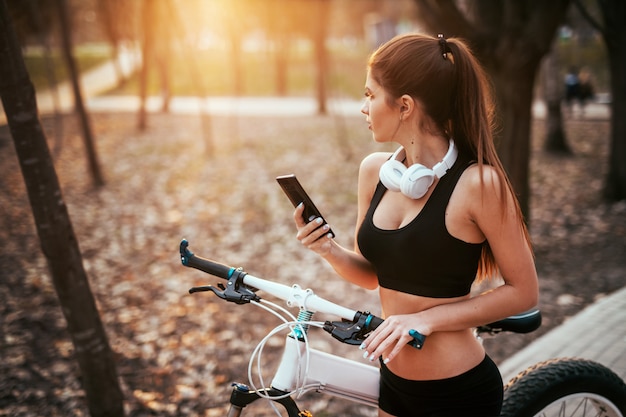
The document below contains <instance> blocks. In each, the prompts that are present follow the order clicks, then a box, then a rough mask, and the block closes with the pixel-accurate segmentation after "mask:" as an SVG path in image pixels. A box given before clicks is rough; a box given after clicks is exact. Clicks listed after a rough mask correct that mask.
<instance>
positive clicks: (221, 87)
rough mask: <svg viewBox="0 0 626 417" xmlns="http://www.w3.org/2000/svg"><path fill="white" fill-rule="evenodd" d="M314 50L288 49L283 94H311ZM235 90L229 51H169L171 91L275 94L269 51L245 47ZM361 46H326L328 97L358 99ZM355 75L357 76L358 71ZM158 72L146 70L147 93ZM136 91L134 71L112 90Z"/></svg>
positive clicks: (157, 82)
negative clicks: (126, 79)
mask: <svg viewBox="0 0 626 417" xmlns="http://www.w3.org/2000/svg"><path fill="white" fill-rule="evenodd" d="M311 56H312V53H311V52H310V51H307V50H295V51H291V52H290V55H289V59H288V64H287V80H286V90H287V95H290V96H303V95H313V94H315V86H316V78H317V73H316V68H315V65H314V62H313V61H312V58H311ZM240 59H241V65H240V67H241V78H240V80H241V81H240V87H239V93H237V86H236V78H237V77H236V71H235V70H234V68H235V65H234V63H233V58H232V55H231V54H229V53H228V51H223V50H217V49H212V50H204V51H194V54H193V56H192V57H191V58H190V57H189V55H185V54H183V53H182V52H180V51H173V52H172V54H171V56H170V57H169V58H168V59H166V60H165V61H166V62H167V63H168V64H169V69H168V71H169V74H170V77H169V79H170V90H171V93H172V95H180V96H195V95H202V94H203V93H202V92H203V90H204V95H206V96H232V95H237V94H239V95H244V96H275V95H279V93H278V83H277V81H276V64H275V56H274V54H273V53H271V52H267V51H245V52H243V53H242V54H241V58H240ZM366 59H367V51H365V50H364V48H358V47H357V48H354V49H352V50H348V51H347V50H346V49H345V48H341V49H340V48H330V64H329V66H330V68H329V74H328V76H327V81H326V82H327V84H328V91H329V94H330V95H331V96H341V97H345V96H347V97H352V98H358V97H360V96H361V94H362V91H363V85H364V83H365V62H366ZM357 74H358V76H356V75H357ZM161 88H162V83H161V73H160V71H159V70H158V68H157V67H156V66H152V67H151V68H150V70H149V73H148V95H159V94H160V93H161ZM138 92H139V75H138V74H134V75H133V76H132V77H131V78H130V79H129V80H128V81H127V82H126V83H125V84H124V85H122V86H120V87H118V88H117V89H115V90H113V91H110V94H116V95H119V94H122V95H136V94H137V93H138Z"/></svg>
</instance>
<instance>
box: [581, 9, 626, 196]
mask: <svg viewBox="0 0 626 417" xmlns="http://www.w3.org/2000/svg"><path fill="white" fill-rule="evenodd" d="M575 4H576V7H578V9H579V10H580V11H581V13H582V14H583V15H584V16H585V17H586V18H587V19H588V20H589V22H591V23H592V25H593V26H594V27H595V28H596V29H597V30H598V31H600V33H601V34H602V37H603V38H604V42H605V43H606V48H607V51H608V57H609V67H610V73H611V144H610V148H609V172H608V175H607V178H606V182H605V187H604V198H605V199H607V200H608V201H620V200H625V199H626V119H624V117H623V116H622V115H624V114H626V3H625V2H624V1H623V0H597V4H598V6H599V8H600V12H601V14H602V20H603V21H604V25H601V24H600V23H599V22H598V21H597V20H596V19H594V18H593V16H592V15H591V13H589V10H587V8H585V6H584V5H583V4H582V2H581V1H580V0H575Z"/></svg>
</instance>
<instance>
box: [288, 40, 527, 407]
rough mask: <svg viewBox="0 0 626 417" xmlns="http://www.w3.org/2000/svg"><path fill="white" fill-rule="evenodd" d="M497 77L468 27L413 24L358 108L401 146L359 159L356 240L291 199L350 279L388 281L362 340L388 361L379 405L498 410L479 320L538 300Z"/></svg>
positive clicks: (377, 284)
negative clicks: (483, 286)
mask: <svg viewBox="0 0 626 417" xmlns="http://www.w3.org/2000/svg"><path fill="white" fill-rule="evenodd" d="M488 87H489V86H488V82H487V80H486V76H485V74H484V72H483V70H482V69H481V67H480V65H479V64H478V62H477V61H476V59H475V58H474V57H473V56H472V54H471V52H470V51H469V49H468V48H467V47H466V46H465V44H464V43H463V42H462V41H461V40H459V39H454V38H451V39H448V40H446V39H444V38H443V36H441V35H439V37H438V38H433V37H429V36H423V35H416V34H413V35H404V36H399V37H396V38H394V39H392V40H391V41H389V42H388V43H386V44H385V45H383V46H381V47H380V48H379V49H378V50H377V51H376V52H375V53H374V54H373V55H372V56H371V58H370V60H369V65H368V72H367V80H366V85H365V96H366V100H365V103H364V105H363V108H362V110H361V111H362V113H363V114H365V116H366V119H367V122H368V125H369V129H370V130H371V131H372V134H373V138H374V140H375V141H376V142H396V143H398V144H400V146H401V147H400V149H399V150H398V151H396V152H395V153H394V154H393V155H391V156H390V155H389V154H388V153H374V154H372V155H369V156H368V157H366V158H365V159H364V160H363V162H362V163H361V167H360V170H359V180H358V216H357V227H356V230H357V233H356V245H355V248H354V250H348V249H346V248H343V247H341V246H340V245H338V244H337V243H336V242H335V240H334V239H332V238H331V237H330V236H329V235H328V229H329V226H328V225H325V224H324V221H323V220H322V219H317V220H316V221H313V222H311V223H309V224H305V222H304V221H303V219H302V206H299V207H298V208H297V209H296V211H295V212H294V219H295V222H296V226H297V228H298V234H297V238H298V239H299V240H300V241H301V242H302V244H303V245H305V246H306V247H308V248H309V249H311V250H313V251H315V252H317V253H318V254H319V255H321V256H322V257H323V258H324V259H326V260H327V261H328V262H329V263H330V264H331V265H332V266H333V268H334V269H335V270H336V271H337V273H338V274H339V275H341V276H342V277H343V278H345V279H347V280H348V281H350V282H353V283H355V284H357V285H359V286H362V287H364V288H368V289H375V288H379V295H380V301H381V307H382V312H383V316H384V317H385V321H384V323H383V324H382V325H381V326H380V327H379V328H378V329H376V331H374V332H372V334H371V335H370V336H369V337H368V338H367V340H366V341H365V343H364V344H363V345H362V346H361V348H362V349H364V351H365V354H364V357H366V358H368V359H369V360H370V361H374V360H379V361H380V364H381V385H380V400H379V416H398V417H404V416H454V417H459V416H481V417H489V416H498V415H499V414H500V407H501V404H502V378H501V376H500V373H499V371H498V368H497V367H496V366H495V364H494V363H493V362H492V361H491V360H490V359H489V358H488V357H487V356H486V354H485V351H484V349H483V347H482V345H481V344H480V343H479V342H478V341H477V340H476V339H475V337H474V336H473V333H472V328H473V327H476V326H478V325H481V324H485V323H489V322H492V321H496V320H498V319H501V318H504V317H506V316H509V315H512V314H516V313H520V312H522V311H525V310H527V309H529V308H531V307H533V306H535V305H536V303H537V292H538V290H537V275H536V271H535V266H534V260H533V255H532V252H531V248H530V242H529V237H528V232H527V230H526V228H525V225H524V221H523V219H522V215H521V212H520V209H519V205H518V203H517V201H516V199H515V197H514V194H513V191H512V189H511V185H510V182H509V180H508V179H507V177H506V175H505V173H504V170H503V168H502V165H501V163H500V161H499V159H498V157H497V155H496V151H495V148H494V144H493V138H492V110H493V104H492V101H491V100H492V99H491V95H490V91H489V88H488ZM427 167H428V168H427ZM429 168H432V170H431V169H429ZM433 171H434V172H433ZM431 181H432V184H431ZM495 274H498V275H499V276H501V277H502V279H503V281H504V284H503V285H501V286H499V287H497V288H495V289H493V290H492V291H489V292H487V293H485V294H481V295H479V296H476V297H470V294H469V292H470V286H471V284H472V283H473V282H474V280H475V279H483V278H489V277H492V276H494V275H495ZM411 330H414V331H417V332H419V333H421V334H422V335H424V336H426V342H425V343H424V346H423V348H422V349H421V350H418V349H415V348H413V347H412V346H408V345H407V343H408V342H410V341H411V340H412V337H411V336H410V335H409V331H411Z"/></svg>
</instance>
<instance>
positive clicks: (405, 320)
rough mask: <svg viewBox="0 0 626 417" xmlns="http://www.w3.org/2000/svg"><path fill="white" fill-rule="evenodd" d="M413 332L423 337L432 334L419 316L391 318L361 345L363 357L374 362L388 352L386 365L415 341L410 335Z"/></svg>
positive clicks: (408, 315) (409, 315) (405, 315)
mask: <svg viewBox="0 0 626 417" xmlns="http://www.w3.org/2000/svg"><path fill="white" fill-rule="evenodd" d="M411 330H416V331H418V332H419V333H421V334H422V335H423V336H428V335H429V334H430V333H431V332H430V330H429V328H428V326H427V325H426V324H425V323H422V322H421V320H419V316H418V315H417V314H401V315H397V316H389V317H388V318H386V319H385V321H384V322H383V323H382V324H381V325H380V326H378V328H377V329H376V330H375V331H374V332H372V334H370V335H369V336H368V337H367V340H365V342H363V343H362V344H361V346H360V348H361V349H364V350H365V352H364V353H363V357H364V358H366V359H369V360H370V361H373V360H375V359H377V358H379V357H380V356H382V355H383V353H385V352H387V354H386V357H385V358H384V363H389V362H390V361H391V360H393V358H395V357H396V355H397V354H398V353H400V350H401V349H403V348H405V347H406V345H407V343H409V342H410V341H412V340H413V337H412V336H410V335H409V331H411ZM411 349H413V348H411Z"/></svg>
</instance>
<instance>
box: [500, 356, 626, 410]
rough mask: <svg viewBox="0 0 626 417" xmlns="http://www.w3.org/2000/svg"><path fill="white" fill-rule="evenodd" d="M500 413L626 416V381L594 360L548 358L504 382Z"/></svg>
mask: <svg viewBox="0 0 626 417" xmlns="http://www.w3.org/2000/svg"><path fill="white" fill-rule="evenodd" d="M591 410H594V411H595V412H596V414H593V413H590V411H591ZM500 416H501V417H575V416H598V417H626V383H624V381H622V379H621V378H620V377H619V376H617V375H616V374H615V373H614V372H613V371H611V370H610V369H609V368H607V367H605V366H604V365H601V364H599V363H597V362H593V361H590V360H586V359H575V358H561V359H551V360H549V361H545V362H541V363H538V364H536V365H533V366H531V367H530V368H528V369H526V370H525V371H522V372H521V373H519V374H518V375H517V376H516V377H515V378H513V379H512V380H511V381H510V382H509V383H508V384H507V385H506V387H505V388H504V403H503V407H502V413H501V414H500Z"/></svg>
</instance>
